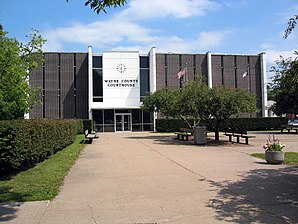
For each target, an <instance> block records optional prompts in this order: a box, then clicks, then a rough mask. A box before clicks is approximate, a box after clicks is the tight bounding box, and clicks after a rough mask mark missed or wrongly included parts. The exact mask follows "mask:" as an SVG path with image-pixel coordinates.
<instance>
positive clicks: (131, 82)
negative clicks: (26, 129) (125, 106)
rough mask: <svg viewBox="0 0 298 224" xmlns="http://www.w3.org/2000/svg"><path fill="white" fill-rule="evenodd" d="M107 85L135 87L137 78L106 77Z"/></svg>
mask: <svg viewBox="0 0 298 224" xmlns="http://www.w3.org/2000/svg"><path fill="white" fill-rule="evenodd" d="M104 82H105V83H106V84H107V87H135V86H136V84H137V83H138V80H137V79H105V80H104Z"/></svg>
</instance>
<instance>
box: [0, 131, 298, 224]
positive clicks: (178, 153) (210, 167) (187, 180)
mask: <svg viewBox="0 0 298 224" xmlns="http://www.w3.org/2000/svg"><path fill="white" fill-rule="evenodd" d="M271 134H272V133H271ZM253 135H256V138H254V139H250V142H249V145H245V144H237V143H235V144H231V143H229V142H223V143H222V144H220V145H215V144H213V143H211V142H208V144H207V145H206V146H199V145H194V144H193V142H192V141H189V142H182V141H178V140H175V139H174V137H175V136H174V135H173V134H160V133H103V134H101V135H100V138H99V139H96V140H94V141H93V143H92V144H90V145H87V147H86V148H85V150H84V151H83V152H82V154H81V156H80V158H79V159H78V161H77V162H76V164H75V165H74V166H73V168H72V169H71V171H70V173H69V175H68V176H67V177H66V179H65V183H64V185H63V186H62V188H61V192H60V193H59V195H58V196H57V197H56V198H55V199H54V200H53V201H41V202H27V203H8V204H2V205H0V222H2V223H20V224H62V223H65V224H70V223H71V224H95V223H103V224H106V223H107V224H109V223H111V224H114V223H119V224H122V223H123V224H136V223H139V224H153V223H204V224H207V223H270V224H279V223H293V224H294V223H298V167H297V166H286V165H269V164H267V163H266V162H265V161H264V160H262V159H257V158H254V157H252V156H250V154H251V153H253V152H263V150H262V146H263V145H264V144H265V143H266V139H267V137H268V133H265V132H264V133H262V132H258V133H253ZM212 137H213V136H212V133H209V134H208V138H210V139H211V138H212ZM276 137H278V138H279V139H280V140H281V141H282V143H285V144H286V150H285V151H296V152H298V134H295V133H291V134H287V133H286V134H281V133H276ZM221 139H223V140H227V139H228V138H227V137H225V136H221Z"/></svg>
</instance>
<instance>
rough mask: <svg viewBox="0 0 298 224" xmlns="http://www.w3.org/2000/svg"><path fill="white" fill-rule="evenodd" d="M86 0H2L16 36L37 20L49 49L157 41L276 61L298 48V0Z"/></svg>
mask: <svg viewBox="0 0 298 224" xmlns="http://www.w3.org/2000/svg"><path fill="white" fill-rule="evenodd" d="M84 2H85V0H69V2H68V3H67V2H66V0H11V1H5V0H0V23H2V25H3V26H4V29H5V30H6V31H7V32H8V33H9V34H8V36H9V37H16V38H17V39H18V40H26V38H25V35H26V34H29V33H30V31H31V28H34V29H37V30H39V31H40V33H41V35H42V36H43V37H44V38H45V39H47V43H46V45H45V46H44V51H62V52H86V51H87V47H88V46H89V45H91V46H92V47H93V50H94V52H95V53H101V52H102V51H105V50H139V51H140V52H142V53H147V52H148V51H149V50H150V48H151V47H152V46H155V47H156V48H157V52H160V53H166V52H172V53H205V52H207V51H211V52H212V53H226V54H258V53H260V52H266V55H267V62H268V65H269V66H270V65H271V64H272V63H273V62H274V61H275V60H277V59H278V58H279V55H283V56H284V57H289V56H293V54H292V53H293V51H294V50H297V48H298V41H297V40H298V39H297V36H298V28H297V29H296V30H294V32H293V33H292V35H290V37H289V38H288V39H283V38H282V36H283V34H284V30H285V29H286V26H287V21H288V19H289V18H290V17H292V16H293V15H295V14H298V1H297V0H162V1H161V0H128V1H127V2H128V4H127V5H125V7H122V8H116V9H111V10H108V13H107V14H104V13H101V14H100V15H97V14H96V13H94V12H93V11H91V10H90V8H89V7H85V6H84Z"/></svg>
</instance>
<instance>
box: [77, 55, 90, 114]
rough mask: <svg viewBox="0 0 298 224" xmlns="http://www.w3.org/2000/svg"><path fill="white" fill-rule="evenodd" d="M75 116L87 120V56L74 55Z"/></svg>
mask: <svg viewBox="0 0 298 224" xmlns="http://www.w3.org/2000/svg"><path fill="white" fill-rule="evenodd" d="M76 72H77V73H76V114H77V118H81V119H88V117H89V115H88V106H89V103H88V100H89V99H88V54H86V53H77V54H76Z"/></svg>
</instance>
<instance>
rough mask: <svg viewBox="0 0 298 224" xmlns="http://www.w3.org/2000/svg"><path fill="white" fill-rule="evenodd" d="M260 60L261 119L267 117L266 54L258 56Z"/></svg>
mask: <svg viewBox="0 0 298 224" xmlns="http://www.w3.org/2000/svg"><path fill="white" fill-rule="evenodd" d="M260 59H261V91H262V117H268V99H267V73H266V53H265V52H262V53H261V54H260Z"/></svg>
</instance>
